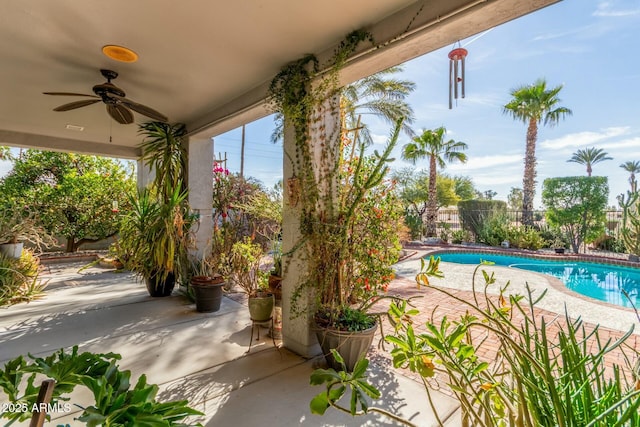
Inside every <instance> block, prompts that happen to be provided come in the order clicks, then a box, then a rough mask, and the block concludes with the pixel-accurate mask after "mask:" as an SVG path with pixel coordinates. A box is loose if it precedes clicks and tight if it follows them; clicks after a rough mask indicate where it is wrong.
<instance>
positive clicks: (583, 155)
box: [567, 147, 613, 176]
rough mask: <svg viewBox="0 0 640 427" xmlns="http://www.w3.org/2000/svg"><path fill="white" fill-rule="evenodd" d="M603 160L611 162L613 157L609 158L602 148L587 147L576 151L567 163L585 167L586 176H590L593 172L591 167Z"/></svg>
mask: <svg viewBox="0 0 640 427" xmlns="http://www.w3.org/2000/svg"><path fill="white" fill-rule="evenodd" d="M605 160H613V157H609V156H608V155H607V153H606V152H605V151H604V150H603V149H602V148H595V147H589V148H585V149H584V150H583V149H578V150H576V152H575V153H573V155H572V156H571V158H570V159H569V160H567V162H573V163H578V164H581V165H585V166H586V167H587V176H591V172H593V169H592V168H591V166H593V165H595V164H596V163H600V162H604V161H605Z"/></svg>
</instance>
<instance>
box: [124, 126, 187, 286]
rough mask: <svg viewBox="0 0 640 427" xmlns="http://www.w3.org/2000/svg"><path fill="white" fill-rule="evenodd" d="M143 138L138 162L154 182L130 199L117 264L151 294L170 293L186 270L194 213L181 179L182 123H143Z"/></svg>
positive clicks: (182, 162) (183, 158)
mask: <svg viewBox="0 0 640 427" xmlns="http://www.w3.org/2000/svg"><path fill="white" fill-rule="evenodd" d="M140 133H141V134H142V135H144V137H145V139H144V141H143V142H142V144H141V145H140V148H141V149H142V152H143V153H144V154H143V156H142V160H144V161H145V164H146V165H147V166H148V167H149V168H150V169H151V170H152V171H154V172H155V180H154V181H153V183H152V184H151V185H150V186H149V188H147V189H144V190H143V191H141V192H140V194H139V195H138V196H137V197H136V198H134V200H132V205H133V206H132V208H131V211H130V212H128V213H127V214H125V216H124V218H123V221H122V225H121V229H120V238H119V240H118V248H119V251H120V252H121V254H119V258H120V260H121V261H122V262H123V263H124V265H125V266H126V267H127V268H128V269H129V270H131V271H133V272H134V273H136V274H137V275H139V276H140V277H142V278H143V279H144V280H145V283H146V285H147V289H148V291H149V294H150V295H151V296H154V297H157V296H168V295H171V292H172V291H173V288H174V286H175V282H176V279H178V280H180V279H183V280H184V279H185V277H184V276H186V275H187V274H186V272H188V271H189V268H190V262H189V248H190V247H191V241H190V240H191V239H190V236H189V229H190V226H191V223H192V222H193V219H194V218H193V215H192V214H191V212H190V211H189V207H188V204H187V195H188V192H187V189H186V187H185V185H184V183H183V181H182V177H183V176H184V171H185V164H186V153H185V151H184V148H183V145H182V139H183V138H184V136H185V134H186V129H185V127H184V125H182V124H176V125H171V124H168V123H163V122H148V123H144V124H142V125H140Z"/></svg>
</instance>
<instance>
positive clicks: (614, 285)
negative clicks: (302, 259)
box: [434, 252, 640, 307]
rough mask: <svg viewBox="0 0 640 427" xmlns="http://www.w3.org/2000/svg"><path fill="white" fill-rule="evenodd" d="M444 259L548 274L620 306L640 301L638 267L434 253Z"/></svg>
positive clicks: (464, 253)
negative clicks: (488, 263) (486, 262)
mask: <svg viewBox="0 0 640 427" xmlns="http://www.w3.org/2000/svg"><path fill="white" fill-rule="evenodd" d="M434 256H438V257H440V259H441V260H442V261H443V262H453V263H457V264H479V263H480V261H481V260H482V261H491V262H494V263H495V264H496V265H501V266H505V267H513V268H519V269H522V270H530V271H535V272H538V273H544V274H549V275H551V276H554V277H557V278H558V279H560V280H561V281H562V282H563V283H564V284H565V286H566V287H567V288H568V289H571V290H572V291H574V292H577V293H579V294H582V295H585V296H588V297H591V298H596V299H599V300H600V301H605V302H608V303H611V304H616V305H620V306H623V307H631V306H632V305H631V303H630V302H629V299H627V298H626V297H625V296H624V295H623V293H622V292H621V290H622V289H624V290H625V291H626V292H627V293H628V294H629V297H630V298H631V302H633V304H635V305H636V307H637V306H638V302H640V269H637V268H631V267H623V266H619V265H612V264H601V263H593V262H573V261H555V260H544V259H538V258H527V257H519V256H512V255H503V254H491V253H477V252H456V253H441V254H434Z"/></svg>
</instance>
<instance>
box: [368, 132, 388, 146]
mask: <svg viewBox="0 0 640 427" xmlns="http://www.w3.org/2000/svg"><path fill="white" fill-rule="evenodd" d="M371 140H372V141H373V143H374V144H376V145H384V144H386V143H387V142H388V141H389V135H380V134H376V133H372V134H371Z"/></svg>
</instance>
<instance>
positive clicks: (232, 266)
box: [222, 237, 267, 296]
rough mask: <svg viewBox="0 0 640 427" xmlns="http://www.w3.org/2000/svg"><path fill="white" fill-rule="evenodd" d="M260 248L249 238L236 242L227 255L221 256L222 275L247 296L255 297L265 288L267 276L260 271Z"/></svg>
mask: <svg viewBox="0 0 640 427" xmlns="http://www.w3.org/2000/svg"><path fill="white" fill-rule="evenodd" d="M261 257H262V247H261V246H260V245H258V244H256V243H254V242H253V241H252V240H251V238H250V237H245V238H244V239H242V240H240V241H237V242H235V243H234V244H233V246H232V247H231V252H230V253H229V254H226V256H225V254H223V260H222V265H223V269H222V272H223V275H224V276H225V277H228V278H230V279H232V282H233V283H235V284H237V285H238V286H239V287H240V289H242V291H243V292H244V293H246V294H247V295H248V296H255V295H256V294H257V293H258V291H260V290H263V289H265V288H266V287H267V283H266V280H267V277H266V276H267V275H266V273H265V272H263V271H261V270H260V258H261Z"/></svg>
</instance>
